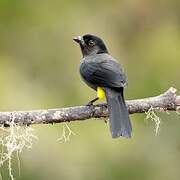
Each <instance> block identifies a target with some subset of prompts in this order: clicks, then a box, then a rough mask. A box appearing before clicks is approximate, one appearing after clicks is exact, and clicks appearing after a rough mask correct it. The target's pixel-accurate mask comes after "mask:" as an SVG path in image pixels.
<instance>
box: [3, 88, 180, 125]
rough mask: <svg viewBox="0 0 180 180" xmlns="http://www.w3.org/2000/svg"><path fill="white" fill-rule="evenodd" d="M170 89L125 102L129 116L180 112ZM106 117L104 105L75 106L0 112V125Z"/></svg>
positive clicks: (47, 122) (174, 94)
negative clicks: (157, 94) (150, 112)
mask: <svg viewBox="0 0 180 180" xmlns="http://www.w3.org/2000/svg"><path fill="white" fill-rule="evenodd" d="M176 91H177V90H176V89H175V88H173V87H171V88H169V89H168V90H167V91H166V92H165V93H163V94H160V95H159V96H155V97H149V98H144V99H136V100H128V101H126V104H127V107H128V110H129V113H130V114H133V113H144V112H147V111H148V110H149V109H150V108H152V109H153V110H155V111H166V110H171V111H177V110H180V96H177V95H176ZM107 116H108V110H107V105H106V104H98V105H94V106H90V107H89V106H77V107H68V108H59V109H47V110H33V111H14V112H0V125H5V126H8V124H9V123H10V122H11V121H12V120H13V121H14V122H15V123H17V124H19V125H32V124H49V123H62V122H70V121H76V120H86V119H90V118H102V117H107Z"/></svg>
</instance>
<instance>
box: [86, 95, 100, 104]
mask: <svg viewBox="0 0 180 180" xmlns="http://www.w3.org/2000/svg"><path fill="white" fill-rule="evenodd" d="M98 99H99V98H98V97H97V98H95V99H93V100H91V101H89V102H88V103H87V104H86V106H93V103H94V102H95V101H97V100H98Z"/></svg>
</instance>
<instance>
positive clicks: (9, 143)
mask: <svg viewBox="0 0 180 180" xmlns="http://www.w3.org/2000/svg"><path fill="white" fill-rule="evenodd" d="M8 125H9V127H8V128H5V127H3V126H1V127H0V146H1V151H0V167H1V166H2V165H3V164H4V163H5V162H8V170H9V176H10V178H11V180H14V176H13V170H12V158H13V155H15V154H16V155H17V161H18V167H19V171H20V161H19V157H18V154H19V153H21V152H22V150H23V149H24V148H28V149H29V148H31V147H32V144H33V140H34V139H37V137H36V136H35V135H34V134H33V131H34V130H33V128H31V127H27V126H25V127H22V126H18V125H16V123H15V122H14V117H13V114H12V118H11V122H9V123H8ZM19 174H20V172H19Z"/></svg>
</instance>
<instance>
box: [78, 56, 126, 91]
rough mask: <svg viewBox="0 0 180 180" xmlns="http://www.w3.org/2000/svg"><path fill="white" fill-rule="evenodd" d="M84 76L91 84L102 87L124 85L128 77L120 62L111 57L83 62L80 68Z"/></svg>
mask: <svg viewBox="0 0 180 180" xmlns="http://www.w3.org/2000/svg"><path fill="white" fill-rule="evenodd" d="M80 73H81V75H82V77H83V78H84V79H85V81H87V82H88V83H90V84H94V85H97V86H101V87H112V88H113V87H114V88H119V87H124V86H126V83H127V78H126V75H125V73H124V72H123V69H122V67H121V66H120V64H119V63H118V62H116V61H114V60H111V59H105V60H101V61H98V60H95V61H89V62H86V63H83V64H82V65H81V68H80Z"/></svg>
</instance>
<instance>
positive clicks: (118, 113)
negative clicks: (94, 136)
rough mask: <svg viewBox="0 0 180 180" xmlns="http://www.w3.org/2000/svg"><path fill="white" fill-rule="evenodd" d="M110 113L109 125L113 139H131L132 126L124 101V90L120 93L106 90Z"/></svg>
mask: <svg viewBox="0 0 180 180" xmlns="http://www.w3.org/2000/svg"><path fill="white" fill-rule="evenodd" d="M105 92H106V99H107V104H108V111H109V124H110V130H111V135H112V137H113V138H117V137H119V136H123V137H126V138H130V137H131V132H132V126H131V122H130V119H129V115H128V110H127V107H126V104H125V101H124V96H123V88H122V89H121V90H120V91H116V90H114V89H110V88H105Z"/></svg>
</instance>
